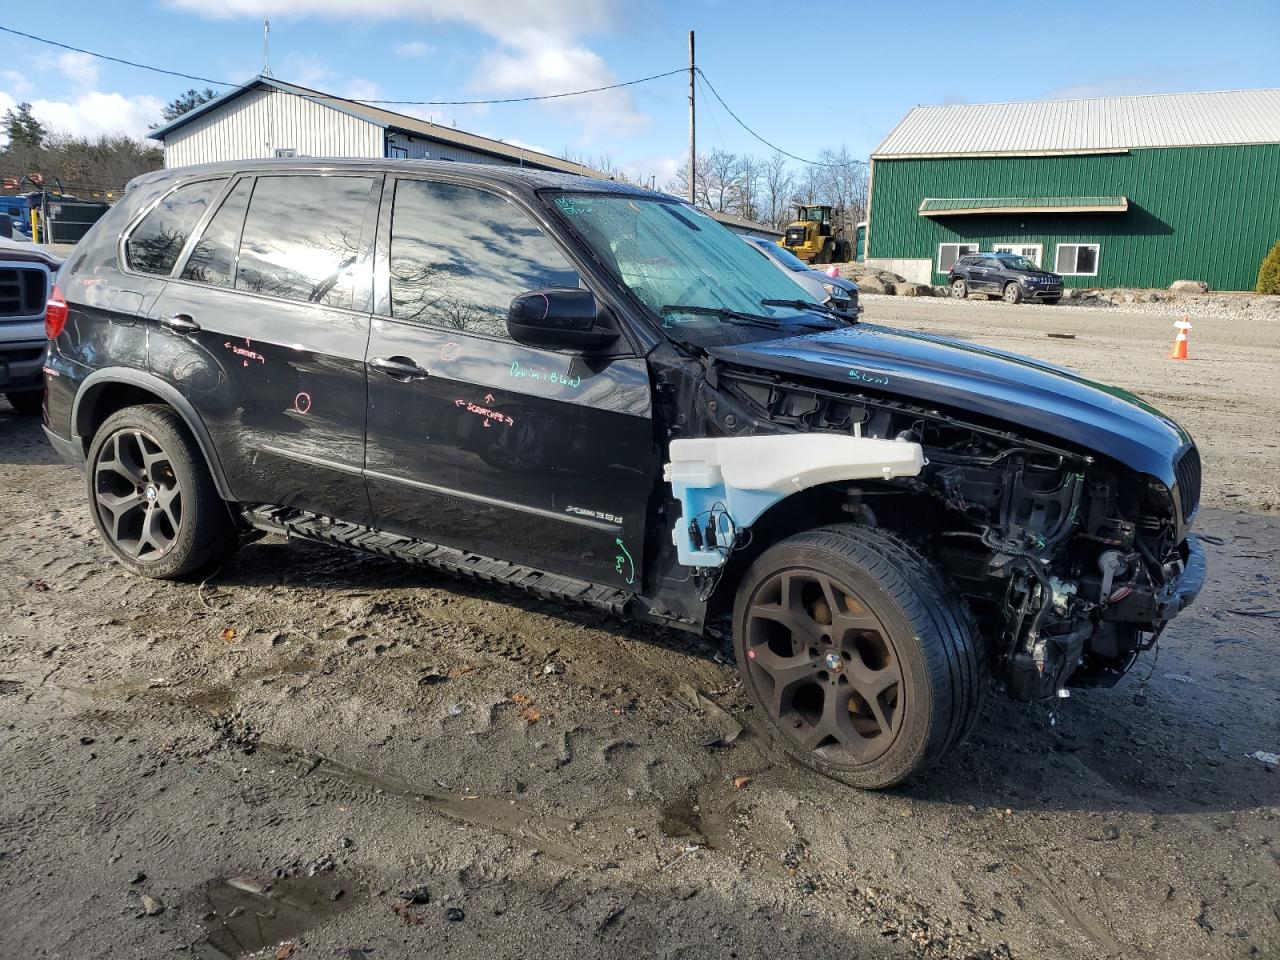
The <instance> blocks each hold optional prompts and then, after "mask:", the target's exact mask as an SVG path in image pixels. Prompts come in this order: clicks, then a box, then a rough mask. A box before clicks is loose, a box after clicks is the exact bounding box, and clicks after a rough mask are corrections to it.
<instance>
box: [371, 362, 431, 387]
mask: <svg viewBox="0 0 1280 960" xmlns="http://www.w3.org/2000/svg"><path fill="white" fill-rule="evenodd" d="M369 366H371V367H373V369H375V370H377V371H379V372H381V373H385V374H386V375H387V376H388V377H390V378H391V379H392V380H399V381H401V382H402V383H408V382H409V381H410V380H425V379H426V378H427V377H428V376H430V373H429V372H428V371H427V370H426V369H425V368H423V367H420V366H418V364H417V362H416V361H414V360H410V359H409V358H408V357H374V358H373V359H372V360H370V361H369Z"/></svg>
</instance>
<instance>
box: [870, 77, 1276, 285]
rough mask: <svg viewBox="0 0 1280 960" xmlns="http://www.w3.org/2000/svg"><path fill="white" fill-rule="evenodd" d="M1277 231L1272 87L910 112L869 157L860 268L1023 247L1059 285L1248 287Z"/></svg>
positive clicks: (895, 267)
mask: <svg viewBox="0 0 1280 960" xmlns="http://www.w3.org/2000/svg"><path fill="white" fill-rule="evenodd" d="M1277 240H1280V90H1239V91H1229V92H1224V93H1185V94H1164V95H1158V96H1143V97H1104V98H1098V99H1090V100H1044V101H1031V102H1024V103H993V104H958V105H954V106H941V107H916V108H915V109H913V110H912V111H911V112H910V113H908V114H907V115H906V117H904V118H903V120H902V121H901V122H900V123H899V124H898V126H897V127H895V128H894V130H893V132H891V133H890V134H889V136H888V137H886V138H885V140H884V142H883V143H881V144H880V146H879V147H877V148H876V150H875V152H874V153H873V154H872V156H871V184H870V212H869V222H868V230H867V248H866V262H867V263H868V264H869V265H871V266H877V267H880V268H882V269H887V270H892V271H893V272H895V273H899V274H901V275H903V276H905V277H907V278H908V279H910V280H914V281H916V282H917V283H932V284H942V283H946V274H947V270H949V269H950V267H951V264H952V262H954V260H955V259H956V257H958V256H961V255H963V254H966V253H976V252H987V251H1000V250H1009V251H1015V252H1018V253H1023V254H1025V255H1027V256H1029V257H1030V258H1031V259H1033V260H1035V261H1037V262H1038V263H1039V264H1040V265H1041V266H1043V267H1045V268H1046V269H1048V270H1054V271H1055V272H1057V273H1061V274H1063V276H1064V278H1065V280H1066V283H1067V285H1068V286H1074V287H1118V286H1124V287H1165V286H1168V285H1169V284H1170V283H1172V282H1173V281H1174V280H1203V281H1205V282H1206V283H1208V284H1209V286H1210V288H1211V289H1214V290H1251V289H1253V286H1254V283H1255V282H1256V280H1257V276H1258V265H1259V263H1260V262H1261V261H1262V258H1263V256H1264V255H1265V254H1266V253H1267V251H1268V250H1269V249H1270V248H1271V246H1272V244H1274V243H1275V242H1276V241H1277Z"/></svg>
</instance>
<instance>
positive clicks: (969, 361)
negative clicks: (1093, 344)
mask: <svg viewBox="0 0 1280 960" xmlns="http://www.w3.org/2000/svg"><path fill="white" fill-rule="evenodd" d="M708 352H709V353H710V354H711V355H712V356H713V357H715V358H716V359H718V360H722V361H724V362H726V363H731V364H735V365H741V366H749V367H756V368H763V369H766V370H771V371H775V372H778V373H781V374H787V375H792V376H798V377H806V378H819V379H823V380H827V381H829V382H832V383H838V384H842V385H844V386H845V387H846V388H852V389H855V390H857V391H858V392H860V393H867V394H875V395H881V396H885V397H888V398H892V399H900V400H905V401H909V402H912V401H913V402H917V403H926V404H929V405H934V404H936V405H938V406H939V407H945V408H948V409H950V410H952V411H955V412H958V413H960V412H963V413H970V414H977V415H980V416H982V417H984V418H991V419H995V420H999V421H1002V422H1004V423H1006V424H1009V425H1011V426H1013V427H1017V428H1021V429H1023V430H1030V431H1035V432H1036V433H1038V434H1041V435H1042V436H1045V437H1048V438H1058V439H1059V440H1061V441H1063V442H1065V443H1067V444H1070V445H1072V446H1075V447H1082V448H1084V449H1086V450H1089V451H1092V452H1094V453H1097V454H1101V455H1102V456H1105V457H1109V458H1111V459H1113V460H1116V461H1119V462H1120V463H1122V464H1124V465H1125V466H1127V467H1129V468H1131V469H1133V470H1136V471H1138V472H1139V473H1145V474H1149V475H1151V476H1154V477H1156V478H1157V479H1159V480H1160V481H1161V482H1162V483H1164V484H1165V485H1166V486H1168V487H1172V486H1173V483H1174V475H1173V462H1174V459H1175V457H1176V455H1177V452H1178V451H1179V449H1181V448H1182V447H1183V446H1184V445H1186V444H1187V443H1189V442H1190V439H1191V438H1190V437H1189V436H1188V435H1187V433H1186V431H1184V430H1183V429H1182V428H1181V427H1180V426H1178V424H1176V423H1175V422H1174V421H1173V420H1171V419H1170V418H1169V417H1166V416H1165V415H1164V414H1162V413H1161V412H1160V411H1159V410H1157V409H1155V408H1154V407H1152V406H1151V405H1150V404H1148V403H1146V402H1145V401H1143V400H1142V399H1141V398H1139V397H1137V396H1134V395H1133V394H1132V393H1129V392H1127V391H1125V390H1121V389H1119V388H1118V387H1110V386H1106V385H1104V384H1100V383H1095V382H1093V381H1092V380H1088V379H1086V378H1084V377H1082V376H1080V375H1079V374H1078V373H1075V372H1073V371H1071V370H1068V369H1066V368H1065V367H1058V366H1054V365H1053V364H1049V363H1044V362H1042V361H1039V360H1033V359H1031V358H1030V357H1022V356H1019V355H1017V354H1013V353H1006V352H1004V351H1002V350H995V349H992V348H990V347H982V346H978V345H977V344H974V343H966V342H964V341H961V340H953V339H950V338H947V337H937V336H930V335H928V334H922V333H914V332H910V331H906V330H898V329H894V328H892V327H884V326H879V325H875V324H867V323H861V324H858V325H856V326H853V327H843V328H841V329H838V330H831V331H826V332H823V333H818V334H812V335H808V336H801V337H788V338H785V339H781V340H768V341H761V342H758V343H745V344H737V345H733V346H720V347H713V348H711V349H710V350H709V351H708Z"/></svg>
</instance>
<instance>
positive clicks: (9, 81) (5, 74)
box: [0, 70, 36, 100]
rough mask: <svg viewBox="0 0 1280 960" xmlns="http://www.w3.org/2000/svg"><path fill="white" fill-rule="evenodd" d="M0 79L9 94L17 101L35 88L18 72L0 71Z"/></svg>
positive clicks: (25, 76)
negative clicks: (2, 80)
mask: <svg viewBox="0 0 1280 960" xmlns="http://www.w3.org/2000/svg"><path fill="white" fill-rule="evenodd" d="M0 78H3V79H4V85H5V87H6V88H7V89H8V91H9V93H11V94H12V95H13V96H14V97H16V98H18V99H19V100H21V99H22V98H23V97H25V96H27V94H29V93H31V91H32V90H34V89H35V88H36V85H35V84H34V83H32V82H31V80H30V79H29V78H28V77H27V75H26V74H25V73H23V72H22V71H20V70H4V71H0Z"/></svg>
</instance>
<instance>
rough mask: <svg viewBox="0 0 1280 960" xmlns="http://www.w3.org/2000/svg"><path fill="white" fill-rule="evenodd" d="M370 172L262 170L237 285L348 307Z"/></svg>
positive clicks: (251, 206)
mask: <svg viewBox="0 0 1280 960" xmlns="http://www.w3.org/2000/svg"><path fill="white" fill-rule="evenodd" d="M374 182H375V180H374V178H372V177H320V176H283V177H259V178H258V181H257V186H255V187H254V188H253V198H252V199H251V200H250V201H249V216H248V217H247V218H246V219H245V222H244V236H243V239H242V240H241V241H240V263H239V266H238V267H237V268H236V289H237V290H249V291H252V292H254V293H266V294H270V295H271V296H275V297H285V298H287V299H289V300H305V301H307V302H309V303H325V304H328V305H329V306H332V307H350V306H351V291H352V286H353V279H354V269H353V268H354V267H355V264H356V261H357V260H358V259H359V256H360V237H361V235H362V234H363V232H364V218H365V214H366V212H367V211H368V209H369V194H370V191H371V190H372V189H373V185H374Z"/></svg>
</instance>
